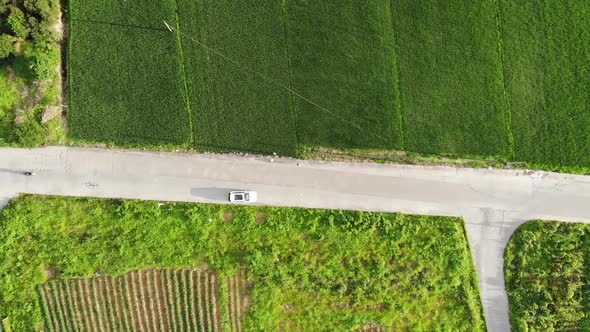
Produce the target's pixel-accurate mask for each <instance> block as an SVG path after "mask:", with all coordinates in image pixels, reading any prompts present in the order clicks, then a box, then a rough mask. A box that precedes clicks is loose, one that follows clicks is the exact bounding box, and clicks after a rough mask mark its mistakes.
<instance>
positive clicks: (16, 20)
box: [7, 6, 29, 39]
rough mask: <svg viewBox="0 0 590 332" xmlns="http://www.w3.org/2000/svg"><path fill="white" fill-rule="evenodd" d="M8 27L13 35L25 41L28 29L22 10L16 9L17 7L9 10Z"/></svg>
mask: <svg viewBox="0 0 590 332" xmlns="http://www.w3.org/2000/svg"><path fill="white" fill-rule="evenodd" d="M7 22H8V25H9V26H10V29H12V32H14V35H15V36H17V37H18V38H22V39H25V38H27V37H28V35H29V28H28V26H27V20H26V18H25V13H23V12H22V10H20V9H18V7H14V6H13V7H11V8H10V15H8V20H7Z"/></svg>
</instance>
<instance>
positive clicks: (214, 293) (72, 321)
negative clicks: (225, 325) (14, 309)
mask: <svg viewBox="0 0 590 332" xmlns="http://www.w3.org/2000/svg"><path fill="white" fill-rule="evenodd" d="M39 294H40V298H41V307H42V308H43V311H44V317H45V329H46V330H47V331H75V332H77V331H123V332H131V331H138V332H152V331H207V332H208V331H211V332H216V331H220V330H221V314H220V312H219V285H218V279H217V276H216V275H215V274H214V273H211V272H207V271H198V270H189V269H183V270H156V269H151V270H136V271H131V272H129V273H127V274H125V275H122V276H118V277H110V276H99V277H95V278H92V279H80V278H75V279H67V280H55V281H50V282H48V283H46V284H44V285H42V286H40V287H39Z"/></svg>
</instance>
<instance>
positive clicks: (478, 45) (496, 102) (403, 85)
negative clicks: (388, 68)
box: [392, 0, 510, 156]
mask: <svg viewBox="0 0 590 332" xmlns="http://www.w3.org/2000/svg"><path fill="white" fill-rule="evenodd" d="M466 8H469V13H464V14H462V12H464V11H466ZM392 11H393V16H394V19H393V22H394V26H395V31H396V37H397V45H398V50H399V51H398V61H399V71H400V74H399V75H400V91H401V99H402V101H401V103H402V110H403V114H404V128H405V132H404V134H405V136H404V137H405V146H404V147H405V149H407V150H410V151H418V152H427V153H440V152H444V153H452V154H470V155H498V156H500V155H503V156H507V155H509V153H510V149H509V139H508V135H509V133H508V131H509V126H508V122H507V120H506V112H507V100H506V99H505V98H504V94H503V85H502V67H501V57H500V53H499V51H498V36H497V29H496V20H495V12H496V7H495V5H494V2H493V1H476V3H473V1H469V0H453V1H420V2H416V1H413V0H397V1H392Z"/></svg>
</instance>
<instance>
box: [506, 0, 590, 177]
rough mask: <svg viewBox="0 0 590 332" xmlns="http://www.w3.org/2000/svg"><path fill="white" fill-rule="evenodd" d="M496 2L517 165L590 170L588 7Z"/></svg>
mask: <svg viewBox="0 0 590 332" xmlns="http://www.w3.org/2000/svg"><path fill="white" fill-rule="evenodd" d="M499 2H500V5H501V6H500V7H501V13H502V26H503V29H502V32H503V35H504V47H505V54H506V57H505V58H506V72H507V80H506V82H507V86H508V90H509V92H510V99H511V103H512V110H513V111H512V112H513V132H514V138H515V143H516V146H515V147H516V159H519V160H526V161H530V162H534V163H540V164H550V165H563V166H590V80H589V79H588V77H589V75H590V62H589V61H588V59H589V58H590V20H588V13H589V12H590V3H589V2H587V1H572V2H551V1H550V2H514V1H507V0H500V1H499Z"/></svg>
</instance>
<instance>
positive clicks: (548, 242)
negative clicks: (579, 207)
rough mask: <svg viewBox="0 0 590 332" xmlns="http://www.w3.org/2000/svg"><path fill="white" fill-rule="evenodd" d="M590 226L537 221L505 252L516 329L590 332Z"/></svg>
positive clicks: (516, 235)
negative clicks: (589, 291)
mask: <svg viewBox="0 0 590 332" xmlns="http://www.w3.org/2000/svg"><path fill="white" fill-rule="evenodd" d="M589 236H590V225H585V224H569V223H559V222H544V221H531V222H528V223H526V224H524V225H522V226H521V227H520V228H518V229H517V230H516V232H515V233H514V235H513V236H512V238H511V239H510V242H509V243H508V246H507V248H506V252H505V261H504V275H505V281H506V290H507V292H508V300H509V302H510V321H511V324H512V329H513V331H590V297H589V293H588V290H589V289H590V288H589V287H590V278H589V276H590V274H589V273H590V264H589V262H590V237H589Z"/></svg>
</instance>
